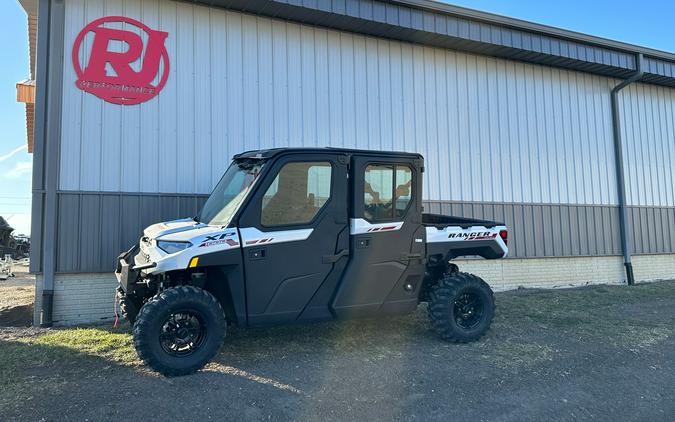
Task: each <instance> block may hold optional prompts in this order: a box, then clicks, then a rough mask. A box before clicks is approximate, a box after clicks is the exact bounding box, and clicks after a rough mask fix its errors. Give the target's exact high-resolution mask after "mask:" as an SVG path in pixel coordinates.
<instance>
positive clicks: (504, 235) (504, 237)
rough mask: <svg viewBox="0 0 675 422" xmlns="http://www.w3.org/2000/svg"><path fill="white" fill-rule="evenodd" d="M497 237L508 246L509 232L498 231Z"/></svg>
mask: <svg viewBox="0 0 675 422" xmlns="http://www.w3.org/2000/svg"><path fill="white" fill-rule="evenodd" d="M499 237H501V238H502V240H503V241H504V244H505V245H508V244H509V232H508V231H506V230H500V231H499Z"/></svg>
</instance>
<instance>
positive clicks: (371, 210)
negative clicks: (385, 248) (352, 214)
mask: <svg viewBox="0 0 675 422" xmlns="http://www.w3.org/2000/svg"><path fill="white" fill-rule="evenodd" d="M364 180H365V183H364V187H363V193H364V197H363V203H364V211H363V215H364V217H365V218H366V219H367V220H369V221H392V220H402V219H403V218H404V217H405V213H406V210H407V209H408V205H409V204H410V201H412V170H411V169H410V167H408V166H402V165H393V164H392V165H389V164H371V165H369V166H368V167H366V173H365V176H364Z"/></svg>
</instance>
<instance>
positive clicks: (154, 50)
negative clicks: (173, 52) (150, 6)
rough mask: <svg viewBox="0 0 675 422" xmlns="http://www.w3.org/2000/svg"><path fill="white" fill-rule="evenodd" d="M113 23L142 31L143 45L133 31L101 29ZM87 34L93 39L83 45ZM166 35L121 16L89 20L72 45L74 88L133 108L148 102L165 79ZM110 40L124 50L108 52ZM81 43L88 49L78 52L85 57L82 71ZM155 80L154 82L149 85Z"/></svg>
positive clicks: (167, 57) (167, 72)
mask: <svg viewBox="0 0 675 422" xmlns="http://www.w3.org/2000/svg"><path fill="white" fill-rule="evenodd" d="M113 22H114V23H117V24H121V23H123V24H126V25H127V26H129V25H131V26H134V27H136V28H138V29H140V30H141V31H143V32H145V35H146V41H145V46H144V45H143V38H142V37H141V35H139V34H138V33H136V32H133V31H127V30H123V29H116V28H111V27H105V26H103V25H104V24H105V23H113ZM89 33H93V34H94V36H93V40H92V41H91V42H90V43H83V41H84V38H85V36H87V34H89ZM168 35H169V34H168V32H162V31H156V30H154V29H150V28H148V27H147V26H146V25H145V24H143V23H141V22H139V21H137V20H135V19H131V18H127V17H124V16H106V17H103V18H100V19H96V20H95V21H92V22H91V23H89V24H88V25H87V26H85V27H84V28H83V29H82V31H80V33H79V34H78V35H77V38H76V39H75V44H74V45H73V66H74V67H75V73H76V74H77V82H76V83H75V84H76V86H77V87H78V88H80V89H81V90H83V91H86V92H89V93H91V94H94V95H96V96H97V97H99V98H101V99H103V100H105V101H108V102H111V103H115V104H125V105H133V104H140V103H142V102H145V101H148V100H150V99H152V98H153V97H155V96H156V95H157V94H158V93H159V91H161V90H162V88H163V87H164V84H165V83H166V80H167V78H168V77H169V55H168V53H167V51H166V47H165V45H164V41H165V40H166V38H167V37H168ZM110 41H121V42H122V43H123V44H124V45H125V48H123V49H122V50H123V51H121V52H116V51H110V50H108V48H109V46H110ZM83 44H85V45H89V46H90V50H89V51H88V52H82V53H83V54H82V56H83V57H89V62H88V63H85V64H84V69H83V68H82V66H81V64H80V54H81V51H80V50H81V49H82V47H83ZM144 51H145V53H144V54H143V52H144ZM141 56H142V57H141ZM139 60H140V70H138V71H136V70H134V68H132V63H135V62H137V61H139ZM160 65H161V66H160ZM136 67H137V66H136ZM109 70H111V71H112V72H109ZM160 71H161V74H160ZM155 80H157V83H156V84H153V81H155Z"/></svg>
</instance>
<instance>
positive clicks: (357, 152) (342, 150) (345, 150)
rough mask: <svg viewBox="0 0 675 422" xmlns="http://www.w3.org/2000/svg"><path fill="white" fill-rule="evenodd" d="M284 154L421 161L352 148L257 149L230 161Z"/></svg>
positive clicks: (414, 155) (414, 156)
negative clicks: (337, 154) (376, 157)
mask: <svg viewBox="0 0 675 422" xmlns="http://www.w3.org/2000/svg"><path fill="white" fill-rule="evenodd" d="M284 153H293V154H335V153H342V154H347V155H369V156H372V155H375V156H385V157H406V158H412V159H422V158H423V157H422V154H419V153H415V152H402V151H377V150H367V149H353V148H332V147H325V148H271V149H259V150H253V151H246V152H242V153H240V154H235V155H234V156H233V157H232V159H233V160H238V159H242V158H253V159H262V160H264V159H268V158H272V157H274V156H277V155H279V154H284Z"/></svg>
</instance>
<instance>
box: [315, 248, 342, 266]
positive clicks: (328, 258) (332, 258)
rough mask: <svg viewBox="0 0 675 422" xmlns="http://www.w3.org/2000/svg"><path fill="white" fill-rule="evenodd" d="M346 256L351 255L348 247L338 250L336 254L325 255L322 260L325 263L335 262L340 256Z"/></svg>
mask: <svg viewBox="0 0 675 422" xmlns="http://www.w3.org/2000/svg"><path fill="white" fill-rule="evenodd" d="M344 256H349V250H348V249H343V250H341V251H340V252H338V253H337V254H335V255H324V256H323V257H322V262H323V263H324V264H334V263H336V262H338V261H339V260H340V258H342V257H344Z"/></svg>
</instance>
